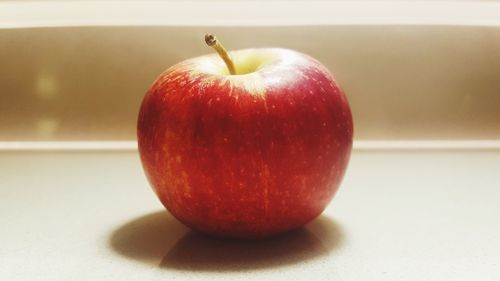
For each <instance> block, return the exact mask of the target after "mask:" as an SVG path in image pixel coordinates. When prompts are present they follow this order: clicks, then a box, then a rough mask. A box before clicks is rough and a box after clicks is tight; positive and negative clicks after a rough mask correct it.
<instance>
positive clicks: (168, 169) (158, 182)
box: [138, 49, 353, 238]
mask: <svg viewBox="0 0 500 281" xmlns="http://www.w3.org/2000/svg"><path fill="white" fill-rule="evenodd" d="M247 51H248V50H247ZM254 51H257V52H259V51H260V52H267V53H268V54H271V56H276V59H275V60H274V62H273V63H272V65H269V66H266V67H263V68H262V69H260V70H258V71H257V72H254V73H252V74H247V75H237V76H224V75H218V74H214V73H210V70H207V69H206V68H204V67H205V66H204V65H207V64H210V63H213V64H218V62H216V60H218V58H217V57H215V56H205V57H199V58H195V59H191V60H187V61H184V62H181V63H179V64H177V65H175V66H173V67H171V68H169V69H167V70H166V71H165V72H163V73H162V74H161V75H160V76H159V77H158V78H157V80H156V81H155V82H154V84H153V85H152V87H151V88H150V90H149V91H148V92H147V94H146V96H145V97H144V100H143V102H142V105H141V108H140V113H139V120H138V145H139V152H140V156H141V160H142V164H143V167H144V170H145V173H146V175H147V178H148V180H149V182H150V184H151V186H152V187H153V188H154V190H155V192H156V194H157V195H158V197H159V199H160V200H161V202H162V203H163V205H164V206H165V207H166V208H167V209H168V210H169V211H170V212H171V213H172V214H173V215H174V216H175V217H176V218H177V219H178V220H180V221H181V222H183V223H184V224H185V225H187V226H189V227H191V228H192V229H195V230H197V231H201V232H204V233H207V234H210V235H216V236H223V237H238V238H255V237H264V236H270V235H274V234H278V233H282V232H286V231H289V230H292V229H295V228H298V227H300V226H302V225H304V224H306V223H307V222H309V221H311V220H313V219H314V218H315V217H317V216H318V215H319V214H321V212H322V211H323V210H324V209H325V207H326V206H327V204H328V203H329V202H330V201H331V199H332V198H333V196H334V195H335V193H336V191H337V189H338V187H339V184H340V182H341V180H342V178H343V175H344V172H345V170H346V167H347V164H348V161H349V157H350V153H351V148H352V138H353V123H352V116H351V111H350V108H349V105H348V102H347V100H346V97H345V95H344V93H343V91H342V90H341V88H340V87H339V86H338V85H337V83H336V82H335V80H334V79H333V77H332V75H331V74H330V73H329V72H328V70H327V69H326V68H325V67H324V66H322V65H321V64H320V63H319V62H317V61H316V60H314V59H312V58H311V57H309V56H306V55H303V54H301V53H298V52H295V51H291V50H286V49H261V50H254ZM219 66H220V65H219Z"/></svg>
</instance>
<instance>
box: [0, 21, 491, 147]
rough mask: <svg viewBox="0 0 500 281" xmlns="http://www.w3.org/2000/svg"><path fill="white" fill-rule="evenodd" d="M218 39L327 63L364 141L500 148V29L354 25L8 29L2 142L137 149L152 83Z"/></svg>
mask: <svg viewBox="0 0 500 281" xmlns="http://www.w3.org/2000/svg"><path fill="white" fill-rule="evenodd" d="M207 31H210V32H214V33H216V34H217V35H218V37H219V38H221V39H222V40H223V41H224V43H225V45H226V47H228V48H230V49H239V48H247V47H259V46H278V47H287V48H292V49H297V50H300V51H303V52H306V53H309V54H311V55H312V56H314V57H316V58H317V59H319V60H320V61H322V62H323V63H324V64H325V65H326V66H327V67H328V68H330V69H331V71H332V72H333V73H334V74H335V76H336V77H337V80H339V82H340V83H341V85H343V87H344V89H345V91H346V92H347V94H348V97H349V101H350V103H351V106H352V109H353V113H354V119H355V137H356V138H357V139H454V138H459V139H498V138H500V27H461V26H419V27H417V26H389V25H386V26H348V25H346V26H322V27H272V28H271V27H238V28H230V27H203V28H201V27H72V28H36V29H0V65H1V67H0V141H5V140H128V139H134V138H135V123H136V116H137V111H138V108H139V104H140V101H141V99H142V97H143V95H144V93H145V91H146V90H147V88H148V87H149V85H150V84H151V82H152V81H153V80H154V78H155V77H156V76H157V75H158V74H159V73H160V72H161V71H162V70H163V69H165V68H167V67H168V66H170V65H172V64H175V63H176V62H179V61H181V60H183V59H186V58H189V57H193V56H196V55H201V54H204V53H208V52H210V50H209V49H208V48H207V47H206V46H205V45H204V43H203V35H204V33H205V32H207Z"/></svg>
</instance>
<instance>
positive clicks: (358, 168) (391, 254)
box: [0, 150, 500, 281]
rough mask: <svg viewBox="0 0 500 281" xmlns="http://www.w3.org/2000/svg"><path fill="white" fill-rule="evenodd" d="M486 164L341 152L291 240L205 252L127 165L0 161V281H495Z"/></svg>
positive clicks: (227, 244)
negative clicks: (334, 189)
mask: <svg viewBox="0 0 500 281" xmlns="http://www.w3.org/2000/svg"><path fill="white" fill-rule="evenodd" d="M499 170H500V151H498V150H496V151H487V150H486V151H429V152H415V151H406V152H405V151H399V152H394V151H392V152H391V151H378V152H377V151H365V152H360V151H358V152H355V153H354V154H353V157H352V161H351V163H350V167H349V170H348V172H347V174H346V177H345V180H344V183H343V184H342V186H341V188H340V191H339V193H338V194H337V196H336V198H335V199H334V200H333V202H332V204H331V205H330V206H329V208H328V209H327V210H326V211H325V213H324V214H323V215H322V216H321V217H320V218H319V219H317V220H315V221H313V222H312V223H310V224H309V225H307V227H305V228H304V229H302V230H299V231H296V232H293V233H291V234H289V235H285V236H282V237H278V238H274V239H271V240H266V241H254V242H248V241H247V242H242V241H226V240H217V239H213V238H207V237H204V236H202V235H198V234H196V233H193V232H190V231H189V230H188V229H187V228H186V227H184V226H183V225H181V224H180V223H178V222H177V221H176V220H175V219H173V218H172V217H171V216H170V215H168V214H167V213H166V211H164V209H163V207H162V206H161V204H160V203H159V201H158V200H157V199H156V197H155V195H154V193H153V192H152V190H151V189H150V187H149V186H148V183H147V182H146V179H145V177H144V174H143V172H142V168H141V166H140V162H139V159H138V155H137V153H136V152H117V151H115V152H102V151H101V152H70V151H67V152H7V151H4V152H0V227H1V229H0V280H12V281H14V280H30V281H31V280H195V279H196V280H199V279H200V277H203V278H204V280H205V279H206V280H212V279H214V280H215V279H217V280H454V281H457V280H500V172H499Z"/></svg>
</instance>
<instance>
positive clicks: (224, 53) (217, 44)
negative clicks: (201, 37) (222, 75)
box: [205, 33, 236, 75]
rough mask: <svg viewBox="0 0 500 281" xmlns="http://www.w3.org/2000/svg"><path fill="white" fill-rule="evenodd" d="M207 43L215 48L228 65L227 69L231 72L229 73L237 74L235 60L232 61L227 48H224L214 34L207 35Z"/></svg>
mask: <svg viewBox="0 0 500 281" xmlns="http://www.w3.org/2000/svg"><path fill="white" fill-rule="evenodd" d="M205 43H207V45H208V46H210V47H212V48H214V50H215V51H216V52H217V53H218V54H219V56H220V57H221V58H222V60H224V62H225V63H226V66H227V69H228V70H229V73H230V74H231V75H235V74H236V69H235V68H234V63H233V60H232V59H231V56H230V55H229V53H228V52H227V50H226V48H224V46H222V44H221V43H220V42H219V40H217V37H215V35H213V34H210V33H208V34H205Z"/></svg>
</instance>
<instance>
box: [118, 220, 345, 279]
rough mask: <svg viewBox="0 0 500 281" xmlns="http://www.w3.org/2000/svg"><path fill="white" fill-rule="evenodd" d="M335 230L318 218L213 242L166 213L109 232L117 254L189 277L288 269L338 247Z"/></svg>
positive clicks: (337, 229)
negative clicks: (266, 233) (256, 236)
mask: <svg viewBox="0 0 500 281" xmlns="http://www.w3.org/2000/svg"><path fill="white" fill-rule="evenodd" d="M342 240H343V234H342V229H341V227H340V226H339V225H338V224H337V223H335V222H334V221H332V220H331V219H330V218H328V217H327V216H320V217H318V218H317V219H315V220H314V221H312V222H311V223H309V224H307V225H306V226H305V227H302V228H300V229H297V230H294V231H291V232H289V233H286V234H282V235H279V236H274V237H271V238H267V239H261V240H237V239H221V238H214V237H210V236H206V235H203V234H200V233H198V232H195V231H191V230H189V229H188V228H187V227H185V226H184V225H182V224H181V223H179V222H178V221H177V220H176V219H175V218H173V217H172V216H171V215H170V214H168V213H167V212H166V211H161V212H156V213H152V214H148V215H145V216H142V217H139V218H136V219H134V220H132V221H130V222H128V223H126V224H124V225H123V226H121V227H119V228H118V229H117V230H115V231H114V232H113V233H112V235H111V237H110V245H111V248H112V249H113V250H114V251H115V252H116V253H118V254H120V255H123V256H125V257H127V258H131V259H133V260H136V261H140V262H143V263H146V264H153V265H159V267H161V268H168V269H178V270H189V271H221V270H225V271H228V270H229V271H236V270H255V269H264V268H270V267H278V266H287V265H293V264H296V263H298V262H305V261H308V260H312V259H315V258H319V257H321V256H324V255H328V254H329V253H331V252H332V251H334V250H335V249H337V248H338V247H340V246H341V244H342Z"/></svg>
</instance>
